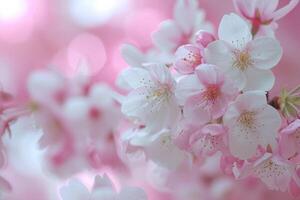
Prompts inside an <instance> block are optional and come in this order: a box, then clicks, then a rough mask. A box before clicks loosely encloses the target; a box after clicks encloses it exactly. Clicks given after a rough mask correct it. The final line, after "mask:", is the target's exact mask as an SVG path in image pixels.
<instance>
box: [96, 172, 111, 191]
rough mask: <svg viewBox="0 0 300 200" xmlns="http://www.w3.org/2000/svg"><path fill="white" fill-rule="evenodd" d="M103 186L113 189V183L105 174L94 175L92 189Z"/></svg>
mask: <svg viewBox="0 0 300 200" xmlns="http://www.w3.org/2000/svg"><path fill="white" fill-rule="evenodd" d="M103 187H105V188H112V189H113V184H112V182H111V180H110V179H109V177H108V176H107V174H104V175H103V176H96V177H95V180H94V185H93V190H96V189H99V188H103Z"/></svg>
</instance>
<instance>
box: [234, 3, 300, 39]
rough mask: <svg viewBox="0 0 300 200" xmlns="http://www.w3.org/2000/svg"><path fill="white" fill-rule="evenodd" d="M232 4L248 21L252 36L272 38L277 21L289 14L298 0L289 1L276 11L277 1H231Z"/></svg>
mask: <svg viewBox="0 0 300 200" xmlns="http://www.w3.org/2000/svg"><path fill="white" fill-rule="evenodd" d="M233 3H234V6H235V9H236V11H237V12H238V13H239V14H240V15H241V16H243V17H244V18H246V19H247V20H249V21H250V23H251V25H252V30H251V32H252V35H256V34H258V35H269V36H274V30H275V29H276V28H277V27H278V24H277V20H279V19H281V18H283V17H284V16H285V15H287V14H288V13H289V12H291V11H292V10H293V9H294V8H295V7H296V6H297V4H298V3H299V0H290V2H289V3H288V4H287V5H286V6H284V7H282V8H280V9H278V10H276V9H277V7H278V3H279V0H233Z"/></svg>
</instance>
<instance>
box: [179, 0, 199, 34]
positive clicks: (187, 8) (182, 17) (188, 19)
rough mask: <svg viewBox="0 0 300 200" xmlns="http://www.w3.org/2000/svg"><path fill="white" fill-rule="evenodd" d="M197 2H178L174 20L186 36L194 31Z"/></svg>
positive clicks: (181, 0) (192, 0)
mask: <svg viewBox="0 0 300 200" xmlns="http://www.w3.org/2000/svg"><path fill="white" fill-rule="evenodd" d="M197 7H198V5H197V1H195V0H188V1H185V0H178V1H177V3H176V4H175V7H174V19H175V21H176V23H177V24H178V25H179V27H180V28H181V29H182V30H183V32H184V33H185V34H189V33H191V32H192V31H193V28H194V27H193V25H194V23H193V22H194V20H195V15H196V12H197Z"/></svg>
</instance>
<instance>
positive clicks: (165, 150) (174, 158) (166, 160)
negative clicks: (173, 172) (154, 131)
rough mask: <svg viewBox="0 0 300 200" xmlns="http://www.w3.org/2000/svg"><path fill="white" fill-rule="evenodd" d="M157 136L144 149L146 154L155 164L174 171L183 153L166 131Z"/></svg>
mask: <svg viewBox="0 0 300 200" xmlns="http://www.w3.org/2000/svg"><path fill="white" fill-rule="evenodd" d="M158 134H159V137H158V138H157V139H156V140H155V141H153V143H152V144H150V145H149V146H148V147H146V149H145V151H146V154H147V156H148V157H149V158H150V159H151V160H152V161H153V162H155V163H156V164H158V165H160V166H162V167H165V168H168V169H175V168H176V167H177V166H178V165H179V164H180V163H181V161H182V160H183V158H184V153H183V152H182V151H181V150H179V148H178V147H177V146H176V145H175V144H174V143H173V141H172V138H171V135H170V134H169V132H168V131H167V132H165V131H163V132H161V133H158Z"/></svg>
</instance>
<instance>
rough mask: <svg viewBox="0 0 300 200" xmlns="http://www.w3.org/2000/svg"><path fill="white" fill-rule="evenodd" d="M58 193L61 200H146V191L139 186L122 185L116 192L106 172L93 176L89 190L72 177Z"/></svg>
mask: <svg viewBox="0 0 300 200" xmlns="http://www.w3.org/2000/svg"><path fill="white" fill-rule="evenodd" d="M60 194H61V197H62V199H63V200H129V199H130V200H147V195H146V193H145V192H144V191H143V190H142V189H140V188H136V187H124V188H122V189H121V191H120V192H117V191H116V189H115V187H114V185H113V183H112V182H111V180H110V179H109V177H108V176H107V175H106V174H104V175H103V176H96V177H95V181H94V185H93V188H92V190H91V191H89V190H88V189H87V188H86V186H85V185H83V184H82V183H81V182H80V181H79V180H76V179H74V180H71V181H70V183H69V185H67V186H64V187H62V188H61V190H60Z"/></svg>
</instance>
